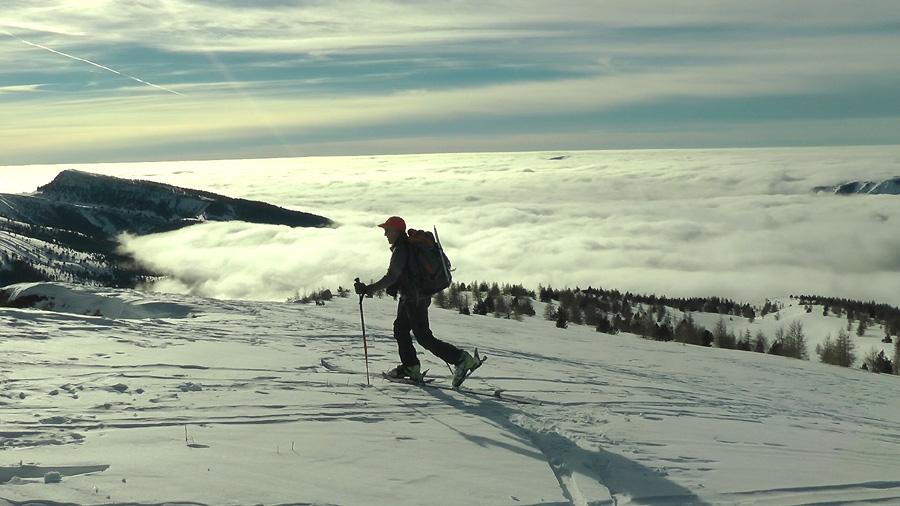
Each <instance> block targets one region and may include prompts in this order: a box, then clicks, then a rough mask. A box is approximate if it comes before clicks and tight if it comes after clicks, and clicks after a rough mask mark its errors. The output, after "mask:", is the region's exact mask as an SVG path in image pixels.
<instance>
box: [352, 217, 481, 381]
mask: <svg viewBox="0 0 900 506" xmlns="http://www.w3.org/2000/svg"><path fill="white" fill-rule="evenodd" d="M378 226H379V227H381V228H383V229H384V236H385V237H386V238H387V240H388V243H390V245H391V252H392V253H391V263H390V266H389V267H388V270H387V273H386V274H385V275H384V277H382V278H381V279H379V280H378V281H376V282H374V283H372V284H371V285H366V284H365V283H361V282H360V283H356V284H355V285H354V288H355V289H356V293H357V294H359V295H365V296H367V297H371V296H372V294H374V293H375V292H377V291H378V290H387V292H388V294H390V295H396V294H397V293H398V291H399V293H400V302H399V304H398V305H397V319H396V320H394V339H396V340H397V348H398V351H399V353H400V365H398V366H397V367H395V368H393V369H391V370H390V371H388V372H387V375H388V376H390V377H392V378H409V379H411V380H413V381H421V380H422V379H423V376H422V371H421V365H420V363H419V358H418V357H417V356H416V348H415V347H414V346H413V341H412V336H411V335H410V331H412V332H413V333H414V334H415V335H416V341H418V342H419V344H421V345H422V346H423V347H424V348H425V349H427V350H428V351H430V352H431V353H433V354H434V355H435V356H437V357H438V358H440V359H441V360H443V361H444V362H447V363H448V364H453V365H455V366H456V368H455V369H454V372H453V381H452V385H453V386H454V387H458V386H459V385H460V384H461V383H462V382H463V380H465V379H466V376H467V375H468V373H469V371H472V370H473V369H475V368H476V367H478V366H479V365H481V364H480V363H479V362H478V361H477V360H476V359H475V358H474V357H472V355H471V354H469V352H467V351H465V350H461V349H459V348H457V347H456V346H453V345H452V344H449V343H446V342H444V341H441V340H439V339H437V338H436V337H434V334H433V333H432V332H431V329H430V328H429V326H428V306H430V305H431V295H429V294H422V293H420V291H419V290H418V288H416V286H415V285H414V284H413V283H412V281H411V276H410V271H409V257H410V244H409V238H408V237H407V234H406V222H405V221H403V218H400V217H399V216H391V217H390V218H388V219H387V221H385V222H384V223H382V224H381V225H378ZM476 355H477V353H476Z"/></svg>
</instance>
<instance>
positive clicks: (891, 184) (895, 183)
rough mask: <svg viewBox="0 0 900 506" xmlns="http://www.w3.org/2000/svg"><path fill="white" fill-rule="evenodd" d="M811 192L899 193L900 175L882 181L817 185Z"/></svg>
mask: <svg viewBox="0 0 900 506" xmlns="http://www.w3.org/2000/svg"><path fill="white" fill-rule="evenodd" d="M813 193H834V194H835V195H900V177H895V178H891V179H885V180H882V181H851V182H848V183H843V184H839V185H837V186H817V187H815V188H813Z"/></svg>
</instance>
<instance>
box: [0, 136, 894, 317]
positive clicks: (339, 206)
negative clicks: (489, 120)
mask: <svg viewBox="0 0 900 506" xmlns="http://www.w3.org/2000/svg"><path fill="white" fill-rule="evenodd" d="M63 168H72V166H66V167H60V166H41V167H27V168H26V167H21V168H13V167H9V168H3V169H0V171H2V174H4V179H5V180H7V181H9V185H5V186H12V187H14V188H15V189H16V191H33V190H34V188H35V187H36V186H37V185H39V184H44V183H46V182H48V181H49V180H51V179H52V177H53V176H54V175H55V173H56V172H58V171H59V170H62V169H63ZM74 168H78V169H81V170H87V171H93V172H98V173H104V174H112V175H116V176H120V177H128V178H140V179H148V180H154V181H160V182H164V183H168V184H173V185H178V186H185V187H192V188H201V189H205V190H209V191H213V192H216V193H221V194H224V195H228V196H232V197H240V198H247V199H254V200H262V201H266V202H270V203H272V204H276V205H279V206H283V207H287V208H291V209H298V210H303V211H307V212H312V213H316V214H320V215H323V216H327V217H328V218H331V219H332V220H334V221H336V222H337V224H338V225H337V226H336V227H334V228H328V229H308V228H306V229H305V228H296V229H292V228H288V227H279V226H267V225H254V224H248V223H241V222H231V223H208V224H203V225H199V226H194V227H189V228H186V229H183V230H179V231H175V232H169V233H165V234H158V235H151V236H144V237H130V236H125V237H123V238H122V241H123V249H124V250H125V251H127V252H130V253H131V254H133V255H134V256H135V258H137V259H138V260H139V261H140V262H143V263H145V264H147V265H151V266H154V267H157V268H159V269H161V270H163V271H165V272H168V273H171V276H170V277H169V278H167V279H166V280H163V281H161V282H159V283H157V284H156V286H155V289H158V290H164V291H176V292H187V293H193V294H197V295H203V296H212V297H222V298H244V299H261V300H265V299H270V300H283V299H285V298H287V297H289V296H291V295H293V294H295V293H297V292H300V293H301V294H302V293H306V292H309V291H313V290H316V289H319V288H331V289H336V288H337V287H338V286H344V287H347V286H351V285H352V280H353V278H355V277H357V276H359V277H361V278H362V279H363V280H372V279H378V278H379V277H380V276H381V275H382V274H383V273H384V271H385V270H386V267H387V263H388V259H389V255H390V252H389V250H388V244H387V242H386V240H385V238H384V237H383V235H382V231H381V229H379V228H377V224H378V223H381V222H382V221H383V220H384V219H385V218H387V217H388V216H391V215H399V216H402V217H403V218H405V219H406V221H407V224H408V225H409V226H412V227H416V228H431V227H432V226H434V225H436V226H437V227H438V231H439V233H440V237H441V240H442V242H443V244H444V247H445V250H446V251H447V254H448V255H449V257H450V259H451V261H452V262H453V267H454V268H455V272H454V277H455V279H456V280H458V281H464V282H469V281H475V280H479V281H481V280H486V281H497V282H500V283H521V284H524V285H525V286H526V287H528V288H537V286H538V285H539V284H542V285H544V286H547V285H551V286H554V287H564V286H569V287H576V286H578V287H587V286H588V285H591V286H595V287H596V286H602V287H604V288H609V289H618V290H621V291H631V292H636V293H647V294H649V293H654V294H657V295H667V296H678V297H689V296H711V295H715V296H722V297H728V298H733V299H736V300H739V301H743V302H758V301H762V300H764V299H765V298H767V297H777V296H786V295H790V294H819V295H828V296H836V297H847V298H854V299H862V300H877V301H879V302H887V303H891V304H893V305H898V304H900V294H898V292H897V291H896V287H897V286H898V284H900V235H898V234H897V233H896V231H897V230H898V223H900V205H897V204H898V202H897V199H900V197H898V196H890V195H879V196H850V197H847V196H836V195H832V194H825V193H814V192H813V191H812V189H813V188H814V187H817V186H828V185H836V184H840V183H844V182H847V181H855V180H868V181H871V180H881V179H887V178H890V177H896V176H897V175H898V174H900V146H879V147H832V148H781V149H721V150H696V149H695V150H641V151H575V152H523V153H488V154H484V153H482V154H437V155H402V156H400V155H398V156H371V157H369V156H357V157H310V158H290V159H267V160H233V161H206V162H157V163H129V164H91V165H80V166H75V167H74ZM25 171H27V172H25Z"/></svg>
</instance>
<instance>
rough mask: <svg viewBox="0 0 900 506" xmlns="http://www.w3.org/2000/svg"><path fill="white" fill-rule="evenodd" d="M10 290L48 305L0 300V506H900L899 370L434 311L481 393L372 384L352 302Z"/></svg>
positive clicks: (389, 353) (385, 322) (376, 307)
mask: <svg viewBox="0 0 900 506" xmlns="http://www.w3.org/2000/svg"><path fill="white" fill-rule="evenodd" d="M15 288H16V289H20V290H22V291H23V293H27V294H32V295H40V294H43V295H45V296H47V298H48V300H52V301H54V305H53V310H35V309H28V310H26V309H11V308H0V338H2V339H0V364H2V365H0V378H2V385H3V391H2V397H0V402H2V404H3V408H2V411H0V436H2V440H0V441H2V451H0V457H2V462H0V464H2V466H3V467H2V469H0V481H2V480H8V481H6V483H4V484H0V505H2V504H22V503H27V504H33V505H50V504H60V503H63V504H76V505H78V504H106V505H121V504H161V503H170V504H187V503H191V504H341V505H351V504H366V505H397V504H401V505H403V504H415V505H431V504H434V505H443V504H459V503H464V504H490V505H516V506H521V505H538V504H542V505H547V504H549V505H575V506H584V505H593V504H653V505H672V504H696V505H700V504H709V505H725V504H748V505H749V504H767V505H768V504H777V505H799V504H805V505H809V504H818V505H825V504H896V503H900V480H898V479H897V477H896V468H897V466H898V465H900V437H898V436H897V424H896V422H897V420H898V419H900V402H898V398H897V397H898V395H897V393H896V392H897V391H898V389H897V386H898V383H897V381H898V378H897V377H895V376H884V375H875V374H869V373H865V372H863V371H859V370H855V369H854V370H850V369H842V368H838V367H833V366H827V365H823V364H820V363H816V362H804V361H797V360H792V359H786V358H781V357H773V356H768V355H760V354H755V353H746V352H735V351H726V350H718V349H705V348H699V347H694V346H683V345H680V344H676V343H659V342H652V341H647V340H643V339H640V338H637V337H635V336H631V335H618V336H609V335H604V334H598V333H596V332H594V331H592V330H591V329H589V328H586V327H576V326H573V327H571V328H569V329H566V330H562V329H557V328H555V327H554V325H553V324H552V323H550V322H546V321H543V320H540V319H526V320H525V321H523V322H516V321H511V320H501V319H495V318H492V317H477V316H476V317H469V316H462V315H459V314H456V313H453V312H450V311H443V310H432V321H433V328H434V330H435V333H436V334H437V335H438V336H439V337H442V338H445V339H447V340H449V341H451V342H454V343H456V344H459V345H462V346H465V347H467V348H469V349H471V348H474V347H476V346H477V347H478V349H479V350H480V352H481V353H482V354H486V355H488V356H489V359H488V363H487V364H486V365H485V366H484V367H483V368H482V369H480V370H479V371H477V372H476V374H475V375H474V376H473V377H472V378H470V380H469V381H468V382H467V383H466V385H465V386H466V387H468V388H469V389H471V390H473V391H476V392H479V393H481V394H485V395H477V394H473V393H465V392H453V391H448V390H444V389H436V388H435V389H432V388H429V389H424V388H420V387H414V386H406V385H399V384H394V383H388V382H384V381H383V380H381V379H380V378H375V377H373V378H372V379H371V385H367V381H366V376H365V370H366V365H365V362H364V359H363V349H362V340H361V332H360V321H359V317H360V314H359V306H358V304H357V299H356V298H355V297H352V296H351V297H350V298H346V299H336V300H334V301H331V302H329V303H327V305H325V306H316V305H301V304H291V303H272V302H243V301H225V300H214V299H201V298H192V297H189V296H182V295H168V294H147V293H141V292H132V291H121V290H107V289H86V288H83V287H77V286H66V285H55V284H39V285H24V286H19V287H15ZM111 308H112V309H119V310H121V313H120V314H121V316H122V317H119V316H118V315H116V314H113V313H114V312H113V313H110V314H107V313H106V312H105V311H107V312H108V311H109V310H110V309H111ZM364 310H365V319H366V324H367V327H368V342H369V345H370V348H369V358H370V369H371V371H372V372H373V373H377V372H379V371H380V370H383V369H386V368H387V367H389V366H391V365H393V364H394V363H395V361H396V358H395V344H394V343H393V340H392V338H391V330H390V329H391V322H392V319H393V313H394V311H395V302H394V301H393V300H390V299H383V300H381V299H367V300H366V301H365V302H364ZM142 311H145V312H146V313H145V314H143V315H142V314H141V312H142ZM86 313H87V314H97V313H99V314H102V315H103V316H88V315H86ZM814 314H821V312H818V313H816V312H814V313H812V314H811V315H814ZM811 315H808V316H809V317H811ZM126 316H127V317H126ZM422 360H423V364H424V365H425V367H429V368H430V369H431V372H430V373H429V374H430V375H431V376H433V377H436V378H438V380H437V381H438V382H439V383H443V384H446V383H448V381H449V372H448V371H447V370H446V368H445V367H444V366H443V365H442V364H439V363H438V361H437V359H435V358H434V357H433V356H431V355H428V354H423V355H422ZM497 390H502V392H501V393H500V396H501V398H496V397H493V396H492V395H491V394H492V393H494V392H495V391H497ZM504 395H506V396H510V397H516V398H517V399H518V401H520V402H516V401H515V400H511V399H504V398H503V396H504ZM521 401H530V402H532V403H528V404H526V403H522V402H521ZM107 466H108V467H107ZM54 473H58V474H54ZM57 478H59V479H60V482H59V483H53V482H54V481H56V479H57Z"/></svg>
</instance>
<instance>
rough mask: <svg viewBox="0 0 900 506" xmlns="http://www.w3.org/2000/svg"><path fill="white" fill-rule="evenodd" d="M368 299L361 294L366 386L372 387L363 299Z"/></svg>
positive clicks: (360, 311)
mask: <svg viewBox="0 0 900 506" xmlns="http://www.w3.org/2000/svg"><path fill="white" fill-rule="evenodd" d="M356 282H357V283H359V278H356ZM365 297H366V294H364V293H361V294H359V323H360V325H362V335H363V350H364V351H365V356H366V385H371V383H369V345H368V344H366V317H365V316H363V307H362V306H363V304H362V303H363V299H364V298H365Z"/></svg>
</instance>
